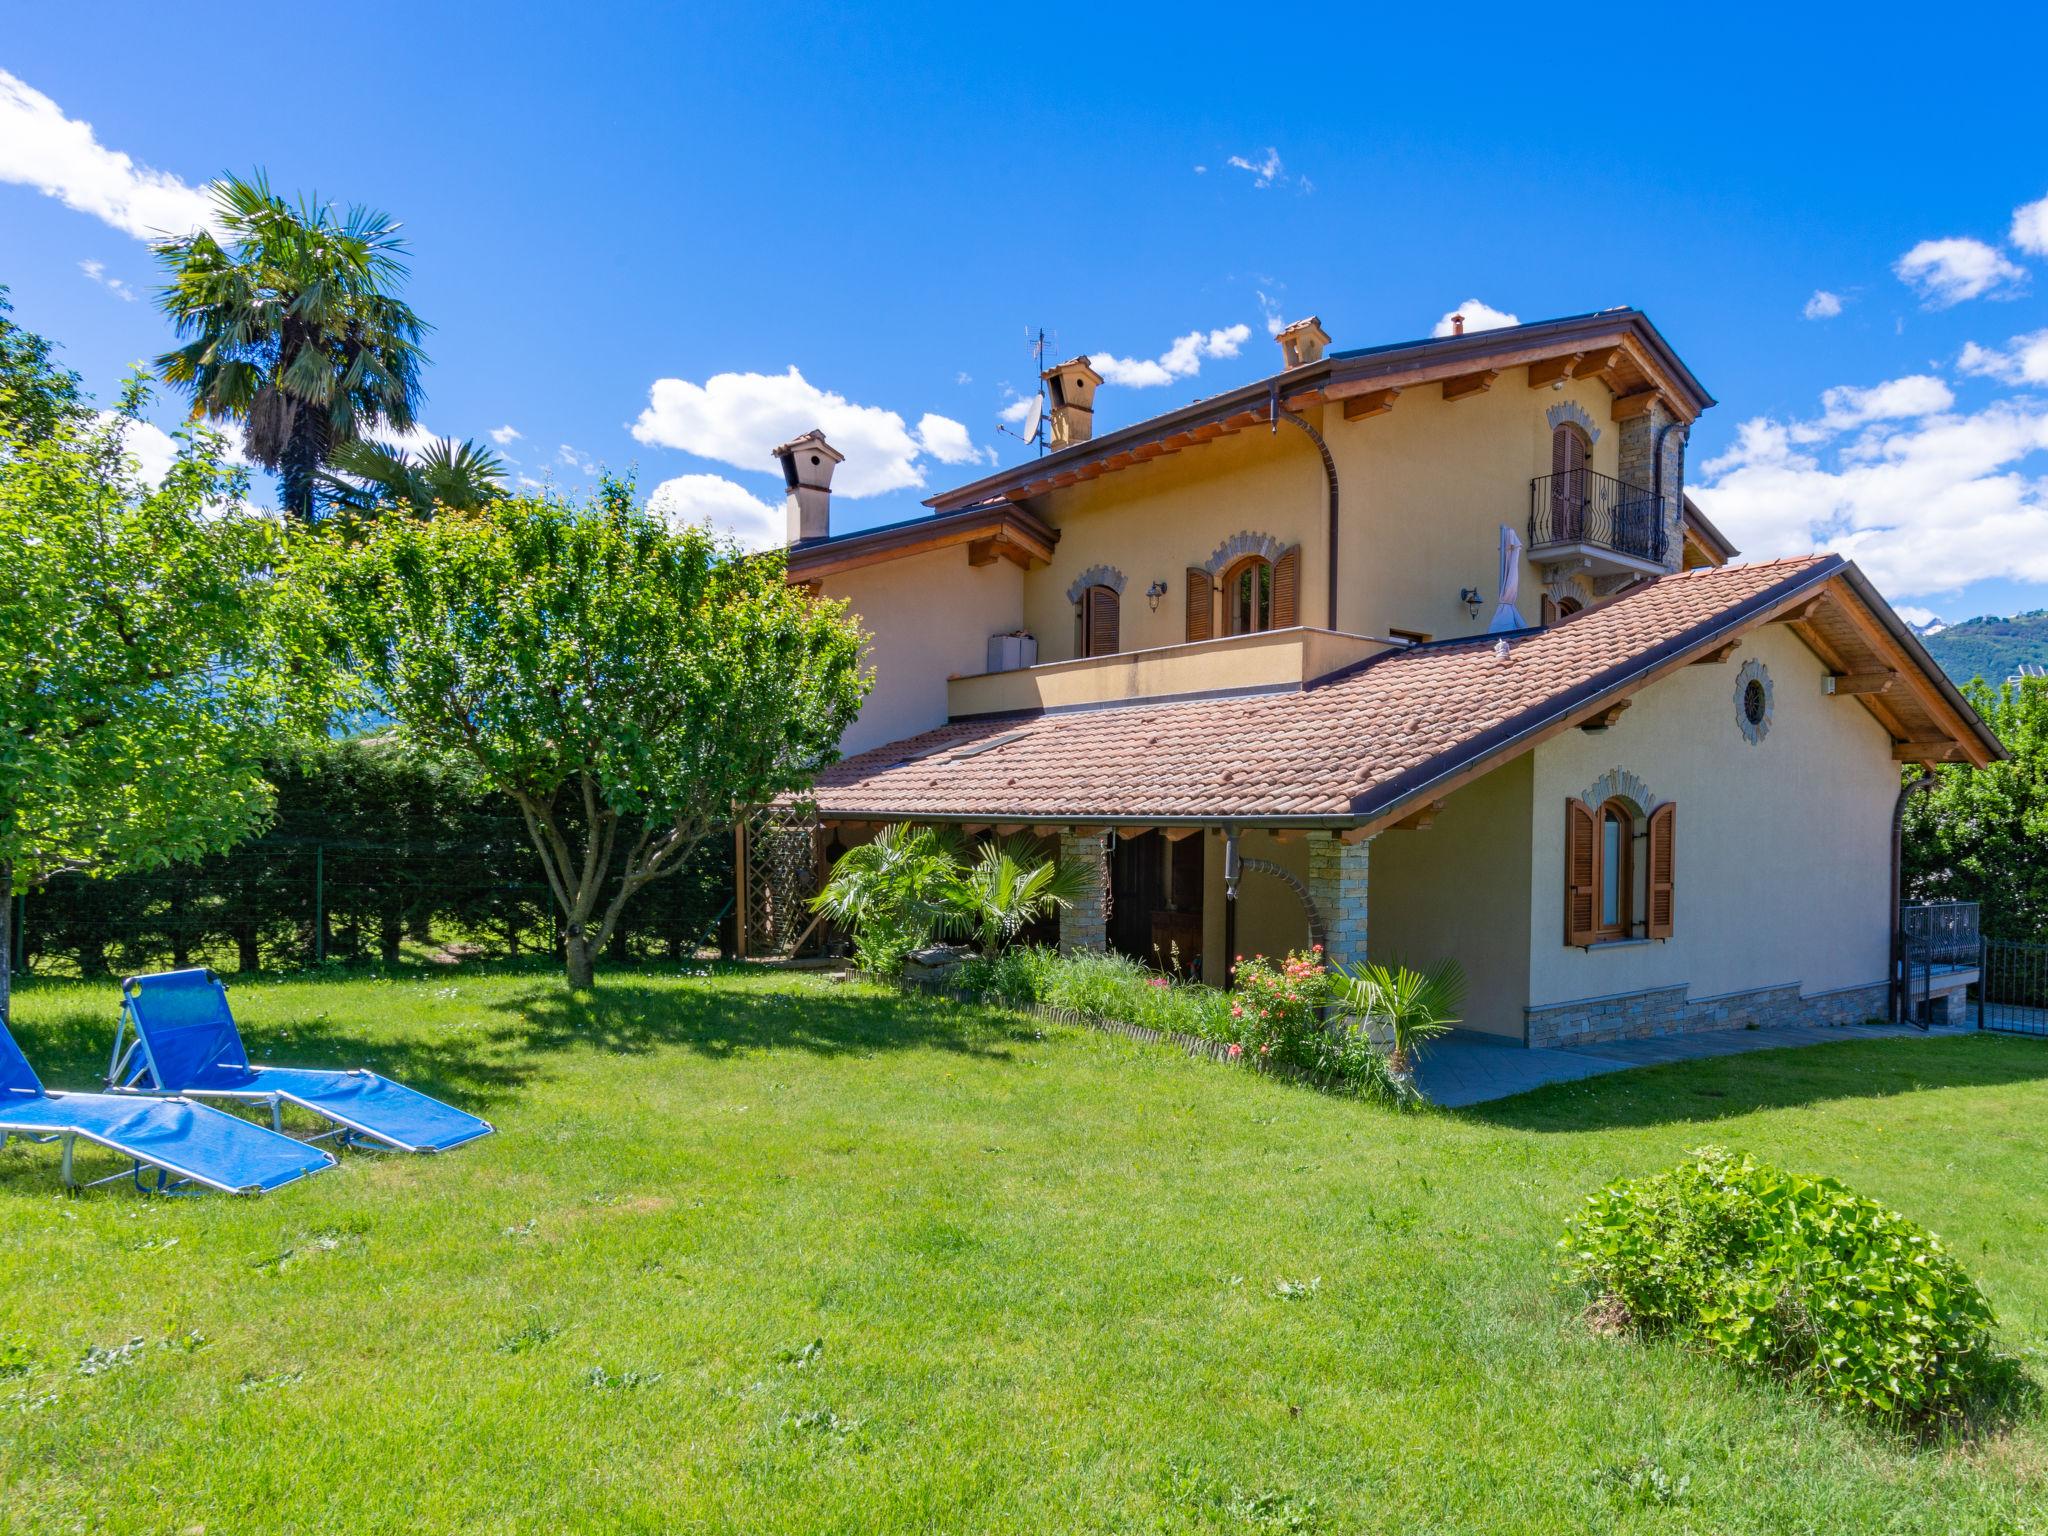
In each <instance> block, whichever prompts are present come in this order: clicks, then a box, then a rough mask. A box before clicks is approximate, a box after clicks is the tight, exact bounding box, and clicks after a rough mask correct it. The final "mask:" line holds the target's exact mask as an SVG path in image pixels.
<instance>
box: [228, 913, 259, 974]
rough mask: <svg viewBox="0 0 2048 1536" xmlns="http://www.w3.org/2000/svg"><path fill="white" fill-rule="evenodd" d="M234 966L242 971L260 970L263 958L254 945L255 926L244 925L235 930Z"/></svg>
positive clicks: (255, 944)
mask: <svg viewBox="0 0 2048 1536" xmlns="http://www.w3.org/2000/svg"><path fill="white" fill-rule="evenodd" d="M235 965H236V967H237V968H238V969H239V970H242V971H245V972H246V971H254V970H259V969H261V968H262V965H263V956H262V953H261V951H260V949H259V948H258V946H257V943H256V925H255V924H254V923H245V924H242V925H241V926H239V927H237V928H236V930H235Z"/></svg>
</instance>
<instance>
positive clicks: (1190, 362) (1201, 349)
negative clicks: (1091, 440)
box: [1088, 322, 1252, 389]
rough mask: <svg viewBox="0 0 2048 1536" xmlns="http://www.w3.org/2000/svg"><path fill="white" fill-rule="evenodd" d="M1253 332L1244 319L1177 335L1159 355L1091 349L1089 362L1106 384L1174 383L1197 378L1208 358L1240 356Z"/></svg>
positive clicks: (1144, 385) (1146, 386) (1148, 386)
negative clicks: (1127, 355) (1209, 329)
mask: <svg viewBox="0 0 2048 1536" xmlns="http://www.w3.org/2000/svg"><path fill="white" fill-rule="evenodd" d="M1251 334H1252V328H1251V327H1250V326H1248V325H1245V324H1243V323H1242V322H1240V323H1238V324H1236V325H1226V326H1223V327H1222V328H1220V329H1218V330H1213V331H1189V332H1188V333H1187V334H1186V335H1185V336H1176V337H1174V339H1173V344H1172V345H1171V346H1169V347H1168V348H1167V349H1166V350H1165V351H1164V352H1162V353H1160V354H1159V356H1158V357H1156V358H1150V357H1118V356H1116V355H1115V354H1114V353H1112V352H1091V353H1089V354H1088V361H1089V362H1090V363H1091V364H1093V365H1094V368H1095V371H1096V372H1097V373H1099V374H1101V375H1102V377H1103V381H1104V382H1105V383H1109V384H1122V385H1125V386H1126V387H1128V388H1132V389H1151V388H1154V387H1156V386H1158V385H1161V384H1171V383H1172V382H1173V381H1174V380H1175V379H1190V378H1193V377H1194V376H1195V375H1196V374H1198V373H1200V372H1201V371H1202V360H1203V359H1204V358H1209V357H1236V356H1237V355H1238V353H1239V352H1240V351H1242V350H1243V348H1244V344H1245V342H1246V341H1248V340H1250V339H1251Z"/></svg>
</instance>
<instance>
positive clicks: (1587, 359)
mask: <svg viewBox="0 0 2048 1536" xmlns="http://www.w3.org/2000/svg"><path fill="white" fill-rule="evenodd" d="M1621 357H1622V351H1621V348H1620V347H1601V348H1599V349H1598V350H1596V351H1592V352H1582V353H1580V354H1579V360H1578V362H1576V363H1575V364H1573V365H1572V377H1573V378H1575V379H1597V378H1599V377H1600V375H1602V374H1603V373H1606V372H1607V371H1608V370H1610V369H1612V368H1613V367H1615V365H1617V364H1618V363H1620V361H1621Z"/></svg>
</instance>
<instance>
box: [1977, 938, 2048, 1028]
mask: <svg viewBox="0 0 2048 1536" xmlns="http://www.w3.org/2000/svg"><path fill="white" fill-rule="evenodd" d="M1980 963H1981V966H1982V970H1981V973H1980V975H1979V977H1978V981H1977V989H1976V990H1977V1027H1978V1028H1979V1029H1992V1030H1998V1031H2001V1032H2003V1033H2005V1034H2012V1035H2048V944H2014V943H2010V942H2008V941H2006V940H2003V939H1987V940H1985V942H1984V945H1983V949H1982V957H1981V962H1980Z"/></svg>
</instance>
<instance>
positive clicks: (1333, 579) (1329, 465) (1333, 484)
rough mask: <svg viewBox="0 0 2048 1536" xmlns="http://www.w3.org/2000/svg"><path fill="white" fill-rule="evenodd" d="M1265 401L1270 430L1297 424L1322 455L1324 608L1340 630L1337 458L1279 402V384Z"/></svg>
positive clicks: (1333, 626) (1303, 421)
mask: <svg viewBox="0 0 2048 1536" xmlns="http://www.w3.org/2000/svg"><path fill="white" fill-rule="evenodd" d="M1267 394H1268V400H1267V404H1268V406H1269V407H1270V409H1271V411H1272V417H1273V424H1272V430H1273V431H1275V432H1278V431H1279V430H1280V423H1281V422H1283V421H1284V422H1286V423H1287V424H1288V425H1290V426H1294V427H1299V428H1300V429H1301V430H1302V431H1303V432H1306V433H1307V434H1308V440H1309V441H1310V442H1312V443H1314V444H1315V445H1316V452H1317V453H1320V454H1321V455H1322V456H1323V478H1324V479H1325V480H1327V481H1328V482H1329V486H1330V534H1329V541H1328V553H1329V558H1330V582H1329V588H1330V590H1329V598H1328V601H1327V603H1326V604H1325V606H1324V609H1323V617H1324V622H1325V625H1326V627H1327V628H1330V629H1339V628H1341V627H1342V626H1341V625H1339V624H1338V623H1337V461H1336V460H1335V459H1333V458H1331V457H1330V445H1329V444H1328V443H1326V442H1324V441H1323V434H1322V433H1320V432H1318V431H1317V430H1316V429H1315V428H1314V427H1313V426H1311V425H1309V423H1308V421H1307V419H1306V418H1305V417H1301V416H1297V415H1295V414H1294V412H1292V411H1290V410H1288V409H1287V407H1286V406H1284V405H1282V404H1281V403H1280V386H1279V384H1278V383H1277V382H1275V383H1274V384H1273V386H1272V387H1271V389H1270V390H1268V392H1267Z"/></svg>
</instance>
